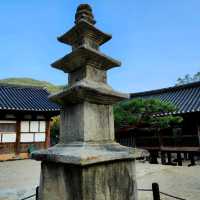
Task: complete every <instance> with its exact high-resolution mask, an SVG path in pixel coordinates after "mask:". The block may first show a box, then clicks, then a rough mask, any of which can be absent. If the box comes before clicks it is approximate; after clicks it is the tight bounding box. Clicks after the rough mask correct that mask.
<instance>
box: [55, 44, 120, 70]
mask: <svg viewBox="0 0 200 200" xmlns="http://www.w3.org/2000/svg"><path fill="white" fill-rule="evenodd" d="M85 65H90V66H93V67H95V68H97V69H101V70H108V69H111V68H113V67H118V66H120V65H121V63H120V62H119V61H117V60H115V59H113V58H110V57H109V56H106V55H105V54H103V53H101V52H99V51H97V50H95V49H94V48H91V47H88V46H86V45H83V46H80V47H79V48H77V49H75V50H74V51H72V52H71V53H70V54H67V55H66V56H64V57H63V58H61V59H59V60H57V61H55V62H54V63H52V67H54V68H57V69H60V70H63V71H64V72H65V73H70V72H73V71H75V70H77V69H79V68H81V67H83V66H85Z"/></svg>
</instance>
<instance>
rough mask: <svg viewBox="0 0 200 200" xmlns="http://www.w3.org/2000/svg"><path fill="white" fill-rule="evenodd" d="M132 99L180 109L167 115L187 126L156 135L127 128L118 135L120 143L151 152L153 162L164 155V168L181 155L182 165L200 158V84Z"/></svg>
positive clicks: (178, 87) (173, 88) (150, 93)
mask: <svg viewBox="0 0 200 200" xmlns="http://www.w3.org/2000/svg"><path fill="white" fill-rule="evenodd" d="M130 96H131V98H132V99H133V98H144V99H152V98H153V99H159V100H161V101H163V102H169V103H171V104H173V105H174V106H175V107H176V109H177V110H176V112H173V113H165V115H178V116H181V117H182V118H183V122H182V123H181V124H180V126H178V127H176V128H169V129H167V130H164V131H161V132H159V134H156V132H155V131H153V130H152V131H148V132H147V131H145V130H144V131H141V130H140V131H139V130H136V129H134V128H132V127H125V128H123V129H120V130H119V131H118V132H117V133H116V137H117V140H118V141H119V142H120V143H122V144H124V145H126V146H137V147H140V148H144V149H147V150H149V152H150V153H151V156H152V157H153V162H154V163H155V162H157V161H156V157H157V156H158V155H159V154H160V155H161V158H162V159H161V160H162V163H163V164H166V163H169V164H170V163H171V154H172V153H173V154H174V153H175V154H177V161H178V165H182V159H183V157H184V156H185V158H188V156H189V159H191V164H194V162H195V160H194V156H195V155H200V82H195V83H189V84H185V85H180V86H174V87H169V88H164V89H158V90H152V91H147V92H140V93H132V94H131V95H130Z"/></svg>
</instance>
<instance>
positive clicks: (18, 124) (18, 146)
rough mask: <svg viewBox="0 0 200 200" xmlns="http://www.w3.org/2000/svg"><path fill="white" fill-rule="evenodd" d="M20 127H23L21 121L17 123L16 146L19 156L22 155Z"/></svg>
mask: <svg viewBox="0 0 200 200" xmlns="http://www.w3.org/2000/svg"><path fill="white" fill-rule="evenodd" d="M20 125H21V121H19V120H17V122H16V145H15V152H16V155H19V153H20Z"/></svg>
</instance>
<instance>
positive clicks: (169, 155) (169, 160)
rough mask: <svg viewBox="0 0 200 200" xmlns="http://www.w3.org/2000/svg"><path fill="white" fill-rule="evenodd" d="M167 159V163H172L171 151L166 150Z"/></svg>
mask: <svg viewBox="0 0 200 200" xmlns="http://www.w3.org/2000/svg"><path fill="white" fill-rule="evenodd" d="M167 161H168V164H172V156H171V152H167Z"/></svg>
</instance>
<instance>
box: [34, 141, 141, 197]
mask: <svg viewBox="0 0 200 200" xmlns="http://www.w3.org/2000/svg"><path fill="white" fill-rule="evenodd" d="M142 152H143V151H142V150H138V149H133V148H128V147H124V146H121V145H120V144H118V143H115V142H110V143H109V142H108V143H102V144H99V143H98V144H97V143H81V142H80V143H70V144H65V145H62V144H58V145H56V146H55V147H52V148H49V149H48V150H42V151H38V152H34V153H33V154H32V158H34V159H36V160H41V161H42V164H41V166H42V170H41V182H40V192H39V193H40V200H60V199H64V200H125V199H126V200H136V199H137V191H136V178H135V158H136V157H139V156H141V154H142Z"/></svg>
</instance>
